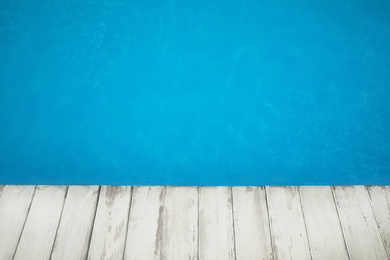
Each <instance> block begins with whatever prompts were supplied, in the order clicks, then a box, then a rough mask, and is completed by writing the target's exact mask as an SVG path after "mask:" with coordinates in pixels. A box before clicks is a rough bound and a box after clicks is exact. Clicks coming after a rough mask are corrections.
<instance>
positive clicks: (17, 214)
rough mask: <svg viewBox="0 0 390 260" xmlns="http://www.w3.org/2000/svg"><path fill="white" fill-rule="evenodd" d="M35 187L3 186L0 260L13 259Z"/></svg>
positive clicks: (0, 205)
mask: <svg viewBox="0 0 390 260" xmlns="http://www.w3.org/2000/svg"><path fill="white" fill-rule="evenodd" d="M34 191H35V186H13V185H7V186H5V188H4V190H3V193H2V196H1V197H0V259H5V260H8V259H13V257H14V254H15V251H16V248H17V245H18V241H19V238H20V235H21V233H22V230H23V226H24V223H25V222H26V218H27V214H28V211H29V208H30V205H31V201H32V198H33V196H34Z"/></svg>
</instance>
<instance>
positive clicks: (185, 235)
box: [162, 187, 198, 259]
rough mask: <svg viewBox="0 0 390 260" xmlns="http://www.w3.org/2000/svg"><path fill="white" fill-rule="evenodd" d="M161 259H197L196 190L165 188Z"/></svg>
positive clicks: (193, 188)
mask: <svg viewBox="0 0 390 260" xmlns="http://www.w3.org/2000/svg"><path fill="white" fill-rule="evenodd" d="M162 244H163V252H162V259H197V257H198V190H197V188H196V187H167V189H166V196H165V206H164V227H163V243H162Z"/></svg>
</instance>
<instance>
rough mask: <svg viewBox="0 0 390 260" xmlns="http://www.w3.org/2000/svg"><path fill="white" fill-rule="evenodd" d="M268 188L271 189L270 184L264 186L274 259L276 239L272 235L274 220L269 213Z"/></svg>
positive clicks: (273, 256) (273, 257)
mask: <svg viewBox="0 0 390 260" xmlns="http://www.w3.org/2000/svg"><path fill="white" fill-rule="evenodd" d="M268 190H269V186H265V187H264V193H265V205H266V208H267V217H268V228H269V232H268V233H269V238H270V242H271V250H272V259H275V243H274V240H273V235H272V223H271V222H272V220H271V217H270V214H269V203H268V202H269V199H268V196H269V194H268Z"/></svg>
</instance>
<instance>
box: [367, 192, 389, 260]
mask: <svg viewBox="0 0 390 260" xmlns="http://www.w3.org/2000/svg"><path fill="white" fill-rule="evenodd" d="M367 191H368V194H369V197H370V202H371V206H372V210H373V212H374V215H375V219H376V222H377V224H378V227H379V231H380V233H381V237H382V240H383V244H384V246H385V249H386V252H387V256H388V258H389V259H390V187H383V186H382V187H379V186H372V187H367Z"/></svg>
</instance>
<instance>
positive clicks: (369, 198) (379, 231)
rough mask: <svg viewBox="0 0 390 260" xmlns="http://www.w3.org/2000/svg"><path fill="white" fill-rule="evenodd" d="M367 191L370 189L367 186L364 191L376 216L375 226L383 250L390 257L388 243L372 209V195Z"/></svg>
mask: <svg viewBox="0 0 390 260" xmlns="http://www.w3.org/2000/svg"><path fill="white" fill-rule="evenodd" d="M367 189H368V187H367V186H364V190H365V193H366V196H367V199H368V203H369V204H370V209H371V212H372V215H373V216H374V220H375V225H376V227H377V230H378V233H379V236H380V238H381V241H382V245H383V248H384V249H385V252H386V253H387V255H388V256H389V255H390V252H388V250H389V249H388V248H387V247H386V243H385V241H384V239H383V236H382V232H381V230H380V226H379V224H378V220H377V218H376V215H375V212H374V209H373V207H372V203H371V196H370V193H369V192H368V190H367Z"/></svg>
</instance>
